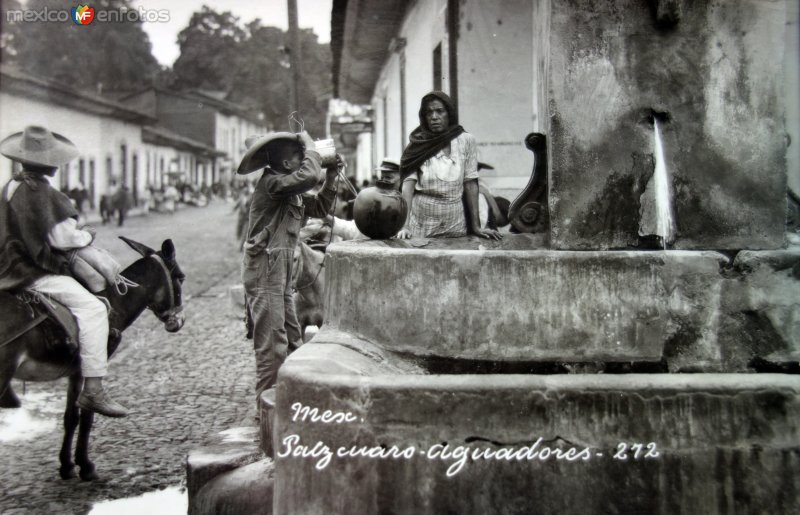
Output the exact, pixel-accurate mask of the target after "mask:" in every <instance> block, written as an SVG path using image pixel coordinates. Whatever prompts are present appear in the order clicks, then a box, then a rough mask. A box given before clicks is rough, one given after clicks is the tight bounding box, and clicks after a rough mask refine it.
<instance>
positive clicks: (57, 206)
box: [0, 126, 127, 417]
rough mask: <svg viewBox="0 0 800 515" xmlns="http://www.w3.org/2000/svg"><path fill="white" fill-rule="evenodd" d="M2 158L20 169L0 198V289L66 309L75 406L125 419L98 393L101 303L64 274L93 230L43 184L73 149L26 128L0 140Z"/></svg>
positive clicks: (104, 362)
mask: <svg viewBox="0 0 800 515" xmlns="http://www.w3.org/2000/svg"><path fill="white" fill-rule="evenodd" d="M0 154H2V155H4V156H6V157H7V158H9V159H11V160H12V161H16V162H18V163H20V165H22V170H21V171H20V172H18V173H15V174H14V177H13V178H12V180H11V181H9V182H8V183H7V184H6V185H5V187H4V188H3V189H2V195H0V290H11V291H19V290H31V291H33V292H36V293H38V294H40V295H42V296H44V297H47V298H52V299H54V300H56V301H58V302H60V303H62V304H64V305H65V306H66V307H67V309H69V311H70V312H71V313H72V314H73V316H74V317H75V320H76V322H77V324H78V330H79V336H78V340H79V341H78V344H79V350H80V357H81V372H82V374H83V377H84V386H83V390H82V391H81V394H80V396H79V397H78V400H77V405H78V406H79V407H81V408H83V409H86V410H89V411H93V412H95V413H99V414H101V415H105V416H108V417H124V416H126V415H127V411H126V409H125V408H123V407H122V406H121V405H120V404H118V403H116V402H114V401H113V400H112V399H111V398H110V397H109V395H108V393H107V392H106V391H105V389H104V388H103V377H104V376H105V375H106V373H107V370H108V355H107V345H108V335H109V326H108V311H107V308H106V305H105V304H104V303H103V302H102V301H101V300H99V299H98V298H97V297H95V296H94V295H93V294H91V293H90V292H89V291H88V290H87V289H86V288H84V287H83V286H81V284H80V283H79V282H78V281H77V280H75V279H74V278H73V277H71V275H70V256H69V254H68V253H69V251H72V250H74V249H80V248H83V247H86V246H88V245H90V244H91V243H92V240H93V239H94V230H93V229H91V228H83V229H79V228H78V226H77V220H78V212H77V211H76V210H75V208H74V207H73V206H72V203H71V202H70V200H69V198H68V197H67V196H66V195H64V194H63V193H61V192H59V191H58V190H56V189H55V188H52V187H51V186H50V182H49V181H48V180H47V177H52V176H53V175H54V174H55V173H56V170H57V169H58V167H59V166H62V165H64V164H65V163H68V162H70V161H72V160H73V159H75V158H76V157H77V156H78V154H79V152H78V149H77V148H76V147H75V145H74V144H73V143H72V142H71V141H69V140H68V139H67V138H65V137H64V136H61V135H60V134H56V133H53V132H50V131H49V130H47V129H45V128H44V127H37V126H30V127H26V128H25V130H24V131H23V132H18V133H16V134H12V135H11V136H9V137H7V138H6V139H5V140H3V141H2V142H0Z"/></svg>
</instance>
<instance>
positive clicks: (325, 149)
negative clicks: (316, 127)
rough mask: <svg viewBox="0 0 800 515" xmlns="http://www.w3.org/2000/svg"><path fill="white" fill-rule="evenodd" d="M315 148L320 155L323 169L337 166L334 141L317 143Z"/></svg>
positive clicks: (327, 140) (325, 140) (328, 140)
mask: <svg viewBox="0 0 800 515" xmlns="http://www.w3.org/2000/svg"><path fill="white" fill-rule="evenodd" d="M314 146H315V148H316V150H317V152H318V153H319V156H320V158H321V161H320V164H321V165H322V167H323V168H325V167H328V166H331V165H334V164H336V146H335V145H334V142H333V140H332V139H321V140H319V141H315V142H314Z"/></svg>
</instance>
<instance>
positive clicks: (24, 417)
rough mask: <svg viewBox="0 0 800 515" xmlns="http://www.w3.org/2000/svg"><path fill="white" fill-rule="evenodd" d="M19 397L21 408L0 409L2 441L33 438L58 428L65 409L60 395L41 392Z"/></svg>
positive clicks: (0, 439) (0, 438) (0, 436)
mask: <svg viewBox="0 0 800 515" xmlns="http://www.w3.org/2000/svg"><path fill="white" fill-rule="evenodd" d="M18 394H19V392H18ZM19 397H20V401H22V407H21V408H14V409H2V410H0V442H2V443H8V442H21V441H26V440H33V439H34V438H36V437H38V436H39V435H42V434H44V433H49V432H51V431H56V430H57V428H58V425H59V424H60V422H61V418H60V417H59V415H60V414H61V413H62V412H63V409H64V407H63V405H62V404H61V403H62V402H63V401H62V400H61V396H60V395H56V394H53V393H46V392H40V393H28V394H25V395H20V396H19Z"/></svg>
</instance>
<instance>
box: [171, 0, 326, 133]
mask: <svg viewBox="0 0 800 515" xmlns="http://www.w3.org/2000/svg"><path fill="white" fill-rule="evenodd" d="M178 40H179V42H180V46H181V55H180V57H179V58H178V60H177V61H176V62H175V67H174V71H175V76H176V81H175V85H176V86H177V87H180V88H198V89H212V90H218V91H223V92H225V93H226V95H227V96H226V98H227V99H228V100H230V101H232V102H236V103H239V104H242V105H244V106H247V107H249V108H252V109H254V110H257V111H261V112H263V113H264V115H265V117H266V119H267V122H268V123H269V124H271V125H272V126H273V127H275V128H276V129H280V130H286V129H289V125H288V117H289V114H290V110H291V106H290V103H291V84H292V82H291V81H292V70H291V67H290V64H289V63H290V59H289V57H290V56H289V52H290V48H289V35H288V33H287V32H285V31H283V30H281V29H279V28H276V27H267V26H263V25H262V24H261V21H260V20H255V21H253V22H251V23H248V24H247V25H246V26H244V27H242V26H240V25H239V20H238V18H237V17H235V16H233V15H231V13H229V12H224V13H217V12H215V11H214V10H212V9H210V8H208V7H206V6H204V7H203V9H202V10H201V11H200V12H198V13H195V14H194V15H193V16H192V19H191V20H190V22H189V26H188V27H187V28H186V29H184V30H183V31H181V33H180V35H179V36H178ZM300 41H301V47H302V48H301V56H302V68H301V81H300V85H299V92H298V96H299V105H300V108H299V109H298V117H299V118H302V119H303V121H304V122H305V125H306V128H307V130H308V131H309V132H310V133H311V134H312V135H314V136H316V137H321V136H323V135H324V132H325V115H326V112H327V100H328V98H330V95H331V90H332V88H331V72H330V67H331V64H330V63H331V57H330V48H329V46H328V45H323V44H320V43H319V42H318V41H317V36H316V35H315V34H314V33H313V32H312V31H310V30H303V31H301V32H300Z"/></svg>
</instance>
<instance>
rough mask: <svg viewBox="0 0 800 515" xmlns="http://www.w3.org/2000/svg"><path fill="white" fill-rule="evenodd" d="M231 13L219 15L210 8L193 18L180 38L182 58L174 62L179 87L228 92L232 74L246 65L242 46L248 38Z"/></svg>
mask: <svg viewBox="0 0 800 515" xmlns="http://www.w3.org/2000/svg"><path fill="white" fill-rule="evenodd" d="M238 23H239V18H238V17H236V16H234V15H232V14H231V13H230V12H227V11H226V12H223V13H218V12H216V11H214V10H212V9H210V8H209V7H207V6H205V5H204V6H203V9H202V10H201V11H200V12H196V13H194V14H192V18H191V20H189V26H187V27H186V28H185V29H183V30H182V31H181V32H180V34H178V44H179V45H180V49H181V54H180V56H179V57H178V59H177V60H176V61H175V64H174V66H173V70H174V72H175V75H176V78H177V81H176V86H178V87H192V88H199V89H214V90H224V91H228V90H229V89H230V88H231V86H232V85H233V82H234V80H235V75H234V74H233V73H232V72H233V71H235V70H238V69H239V67H240V66H241V64H242V63H243V62H244V58H243V56H242V55H241V53H240V52H241V46H242V43H243V42H244V40H245V39H246V37H247V34H246V33H245V31H244V30H243V29H242V28H241V27H240V26H239V25H238Z"/></svg>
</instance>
